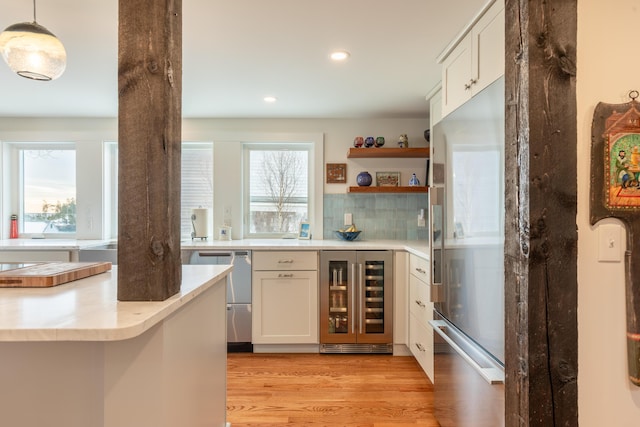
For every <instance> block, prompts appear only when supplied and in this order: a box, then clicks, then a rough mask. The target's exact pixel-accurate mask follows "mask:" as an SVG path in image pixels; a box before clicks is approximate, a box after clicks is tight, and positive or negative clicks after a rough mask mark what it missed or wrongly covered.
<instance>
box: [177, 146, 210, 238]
mask: <svg viewBox="0 0 640 427" xmlns="http://www.w3.org/2000/svg"><path fill="white" fill-rule="evenodd" d="M181 170H182V187H181V192H182V200H181V213H180V234H181V235H182V237H191V232H192V231H193V228H192V226H191V210H192V209H194V208H208V209H211V208H213V143H211V142H200V143H198V142H184V143H182V166H181Z"/></svg>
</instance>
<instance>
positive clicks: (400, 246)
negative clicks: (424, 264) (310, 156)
mask: <svg viewBox="0 0 640 427" xmlns="http://www.w3.org/2000/svg"><path fill="white" fill-rule="evenodd" d="M113 242H114V241H113V240H66V239H5V240H0V251H3V250H6V251H13V250H80V249H87V248H91V247H95V246H100V245H104V244H106V243H113ZM181 245H182V246H181V247H182V249H183V250H184V249H221V250H224V249H227V250H233V249H247V250H249V249H251V250H382V249H389V250H397V251H400V250H403V251H408V252H410V253H413V254H415V255H418V256H422V257H427V258H428V257H429V245H428V243H427V242H426V241H419V240H355V241H353V242H345V241H343V240H329V239H328V240H298V239H242V240H199V239H194V240H191V239H188V240H182V243H181Z"/></svg>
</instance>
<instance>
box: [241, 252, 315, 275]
mask: <svg viewBox="0 0 640 427" xmlns="http://www.w3.org/2000/svg"><path fill="white" fill-rule="evenodd" d="M251 262H252V264H253V270H254V271H260V270H262V271H282V270H317V269H318V252H317V251H286V252H281V251H278V252H266V251H264V252H263V251H261V252H258V251H254V252H253V257H252V260H251Z"/></svg>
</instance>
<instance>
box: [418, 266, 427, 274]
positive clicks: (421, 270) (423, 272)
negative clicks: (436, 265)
mask: <svg viewBox="0 0 640 427" xmlns="http://www.w3.org/2000/svg"><path fill="white" fill-rule="evenodd" d="M416 271H417V272H418V273H420V274H426V271H425V270H423V269H421V268H418V267H416Z"/></svg>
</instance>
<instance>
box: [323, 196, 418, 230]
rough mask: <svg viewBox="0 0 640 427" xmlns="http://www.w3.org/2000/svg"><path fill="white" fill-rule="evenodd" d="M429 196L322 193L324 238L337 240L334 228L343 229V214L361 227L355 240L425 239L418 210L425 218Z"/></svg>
mask: <svg viewBox="0 0 640 427" xmlns="http://www.w3.org/2000/svg"><path fill="white" fill-rule="evenodd" d="M427 197H428V195H427V194H424V193H420V194H414V193H406V194H388V193H379V194H325V195H324V215H323V217H324V231H323V237H324V238H325V239H336V238H337V237H336V235H335V233H334V231H335V230H338V229H340V228H345V226H344V214H345V213H351V214H352V215H353V223H354V224H355V225H356V227H357V228H358V230H362V233H361V234H360V237H359V238H358V240H373V239H392V240H427V238H428V229H427V228H426V227H418V214H419V213H420V209H424V210H425V220H426V224H428V223H429V218H428V199H427Z"/></svg>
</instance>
